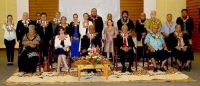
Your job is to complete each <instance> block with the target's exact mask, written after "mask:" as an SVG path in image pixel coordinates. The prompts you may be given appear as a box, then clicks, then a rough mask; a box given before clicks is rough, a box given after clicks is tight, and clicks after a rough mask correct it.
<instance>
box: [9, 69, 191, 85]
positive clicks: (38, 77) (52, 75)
mask: <svg viewBox="0 0 200 86" xmlns="http://www.w3.org/2000/svg"><path fill="white" fill-rule="evenodd" d="M194 81H195V80H193V79H191V78H190V77H189V76H187V75H186V74H183V73H181V72H179V71H177V70H176V69H175V68H169V70H167V71H166V72H161V71H158V72H153V71H152V70H148V71H147V70H144V69H139V70H138V71H135V72H133V73H129V72H126V73H121V72H120V71H111V70H110V71H109V77H108V80H106V78H105V77H104V76H102V72H101V70H97V73H88V72H86V71H82V72H81V79H80V81H78V78H77V71H76V68H72V69H71V71H70V73H68V72H60V73H57V72H37V73H33V74H32V73H27V74H23V73H19V72H17V73H14V74H13V75H12V76H11V77H10V78H8V79H7V80H6V84H8V85H9V84H10V85H13V84H42V83H43V84H45V83H48V84H49V83H53V84H55V83H56V84H57V83H91V82H92V83H95V82H194Z"/></svg>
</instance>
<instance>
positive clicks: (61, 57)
mask: <svg viewBox="0 0 200 86" xmlns="http://www.w3.org/2000/svg"><path fill="white" fill-rule="evenodd" d="M58 31H59V34H58V35H56V37H55V44H54V47H55V53H56V55H58V60H57V72H60V64H61V61H63V64H64V66H65V68H66V70H68V66H67V62H66V55H68V53H67V51H69V47H70V46H71V41H70V37H69V35H68V34H65V30H64V28H63V27H59V30H58Z"/></svg>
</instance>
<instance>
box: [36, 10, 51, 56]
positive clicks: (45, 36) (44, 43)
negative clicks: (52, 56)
mask: <svg viewBox="0 0 200 86" xmlns="http://www.w3.org/2000/svg"><path fill="white" fill-rule="evenodd" d="M37 33H38V34H39V35H40V38H41V49H42V55H43V57H47V56H48V49H49V47H50V46H51V45H50V44H52V43H51V42H52V37H53V32H52V24H51V23H50V22H48V21H47V14H46V13H41V23H40V24H37ZM44 59H46V58H44Z"/></svg>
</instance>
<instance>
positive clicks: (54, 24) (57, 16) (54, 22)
mask: <svg viewBox="0 0 200 86" xmlns="http://www.w3.org/2000/svg"><path fill="white" fill-rule="evenodd" d="M60 20H61V13H60V12H56V13H55V18H53V20H52V21H51V23H52V31H53V34H56V33H55V30H56V27H57V26H58V25H59V24H60V22H61V21H60Z"/></svg>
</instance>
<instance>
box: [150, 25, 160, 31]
mask: <svg viewBox="0 0 200 86" xmlns="http://www.w3.org/2000/svg"><path fill="white" fill-rule="evenodd" d="M155 27H156V28H155ZM154 28H155V29H159V25H158V24H152V25H151V30H152V29H154Z"/></svg>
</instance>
